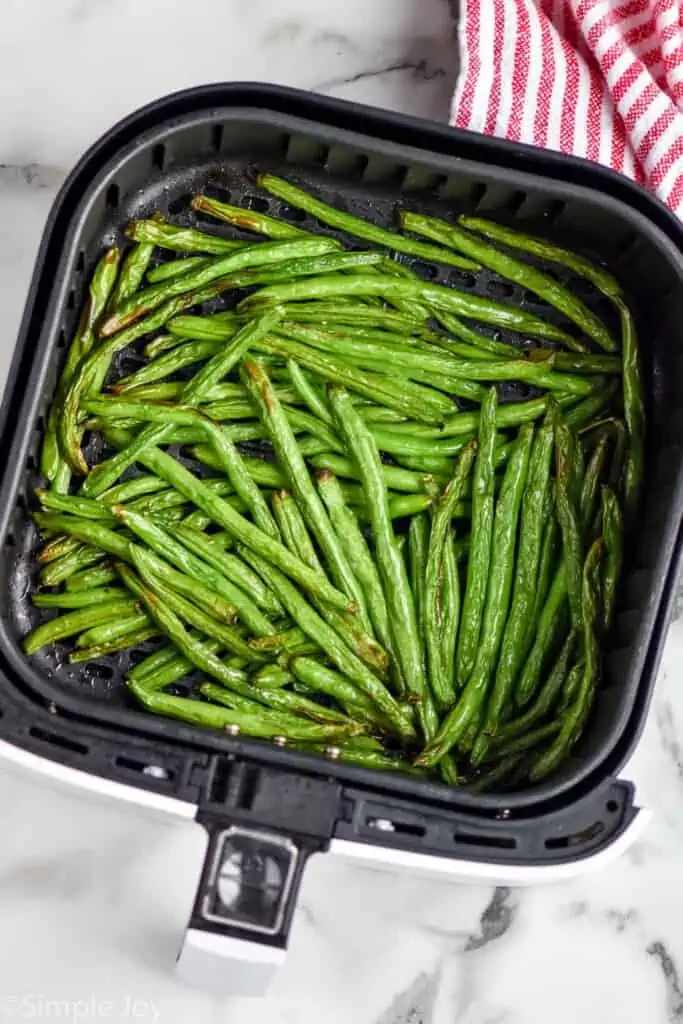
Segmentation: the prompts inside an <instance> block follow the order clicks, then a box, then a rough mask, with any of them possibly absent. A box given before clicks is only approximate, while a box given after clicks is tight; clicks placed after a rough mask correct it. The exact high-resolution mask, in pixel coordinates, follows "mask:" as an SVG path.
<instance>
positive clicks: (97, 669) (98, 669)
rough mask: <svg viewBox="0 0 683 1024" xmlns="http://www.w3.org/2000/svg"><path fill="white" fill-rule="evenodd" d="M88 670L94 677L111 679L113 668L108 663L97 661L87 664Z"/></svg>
mask: <svg viewBox="0 0 683 1024" xmlns="http://www.w3.org/2000/svg"><path fill="white" fill-rule="evenodd" d="M88 672H89V674H90V675H91V676H94V677H95V678H96V679H113V678H114V669H113V668H111V666H110V665H99V664H97V662H95V663H91V664H90V665H89V666H88Z"/></svg>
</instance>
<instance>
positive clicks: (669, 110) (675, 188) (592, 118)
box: [451, 0, 683, 216]
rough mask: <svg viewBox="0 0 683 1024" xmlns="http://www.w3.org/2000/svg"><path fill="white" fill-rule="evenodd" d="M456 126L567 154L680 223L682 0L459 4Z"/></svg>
mask: <svg viewBox="0 0 683 1024" xmlns="http://www.w3.org/2000/svg"><path fill="white" fill-rule="evenodd" d="M459 46H460V74H459V78H458V83H457V89H456V93H455V96H454V99H453V106H452V112H451V123H452V124H454V125H457V126H458V127H460V128H471V129H473V130H475V131H479V132H485V133H486V134H489V135H499V136H503V137H505V138H507V139H513V140H516V141H519V142H529V143H533V144H534V145H537V146H545V147H547V148H549V149H556V150H560V151H561V152H563V153H574V154H576V155H577V156H583V157H587V158H588V159H589V160H596V161H598V162H599V163H602V164H606V165H607V166H609V167H612V168H614V170H617V171H620V172H621V173H623V174H627V175H629V176H630V177H632V178H635V180H636V181H638V182H639V183H640V184H642V185H645V186H646V187H647V188H649V189H651V190H652V191H653V192H655V193H656V194H657V195H658V196H659V197H660V199H662V200H663V201H664V202H665V203H666V204H667V205H668V206H669V207H670V208H671V209H672V210H673V211H674V212H675V213H677V214H678V215H679V216H683V4H681V3H679V0H626V2H623V0H461V5H460V27H459Z"/></svg>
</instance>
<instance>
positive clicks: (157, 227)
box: [124, 220, 245, 256]
mask: <svg viewBox="0 0 683 1024" xmlns="http://www.w3.org/2000/svg"><path fill="white" fill-rule="evenodd" d="M124 234H125V235H126V238H130V239H132V240H133V241H135V242H146V243H148V244H150V245H153V246H158V247H159V248H160V249H171V250H172V251H173V252H189V253H195V252H207V253H211V254H212V255H214V256H225V255H226V254H227V253H232V252H234V251H235V250H237V249H244V248H245V246H244V243H243V242H235V241H232V240H230V239H227V238H221V237H220V236H218V235H209V234H206V233H205V232H203V231H197V230H196V229H195V228H179V227H175V226H174V225H172V224H158V223H156V222H155V221H153V220H133V221H131V222H130V223H129V224H127V225H126V227H125V229H124Z"/></svg>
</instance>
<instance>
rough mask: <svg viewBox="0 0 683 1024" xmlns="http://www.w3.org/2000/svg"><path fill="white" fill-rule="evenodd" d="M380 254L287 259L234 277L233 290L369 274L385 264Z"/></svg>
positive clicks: (238, 273) (348, 254)
mask: <svg viewBox="0 0 683 1024" xmlns="http://www.w3.org/2000/svg"><path fill="white" fill-rule="evenodd" d="M382 259H383V257H382V256H381V254H380V253H376V252H327V253H324V254H323V255H321V256H309V257H306V258H305V259H287V260H283V261H282V262H281V263H278V264H277V265H274V266H272V265H268V266H265V267H254V268H252V269H250V270H242V271H238V272H237V273H235V274H232V275H231V277H232V287H233V288H235V289H237V288H251V287H253V286H254V285H257V284H267V285H270V284H279V283H280V282H281V281H292V280H294V279H295V278H297V277H313V276H315V275H317V274H331V273H336V272H337V271H341V272H342V273H343V272H345V271H367V270H369V269H370V268H374V267H376V266H377V265H378V264H379V263H381V262H382Z"/></svg>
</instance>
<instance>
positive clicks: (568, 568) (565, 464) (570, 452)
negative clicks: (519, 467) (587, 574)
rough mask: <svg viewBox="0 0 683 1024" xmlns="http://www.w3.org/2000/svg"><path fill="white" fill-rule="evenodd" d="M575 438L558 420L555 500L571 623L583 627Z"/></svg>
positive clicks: (578, 628) (577, 629) (556, 430)
mask: <svg viewBox="0 0 683 1024" xmlns="http://www.w3.org/2000/svg"><path fill="white" fill-rule="evenodd" d="M575 446H576V442H575V439H574V437H573V435H572V433H571V431H570V429H569V427H567V425H566V423H562V422H560V421H559V420H558V421H557V423H556V424H555V480H556V490H555V502H556V508H557V518H558V521H559V524H560V532H561V534H562V548H563V564H564V567H565V573H566V578H567V597H568V599H569V609H570V613H571V619H572V625H573V627H574V629H575V630H576V631H577V632H579V631H580V628H581V571H582V565H583V558H582V551H583V546H582V541H581V529H580V525H579V523H580V520H579V514H578V510H577V508H576V504H575V502H574V500H573V495H572V483H571V475H572V459H573V456H574V450H575Z"/></svg>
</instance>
